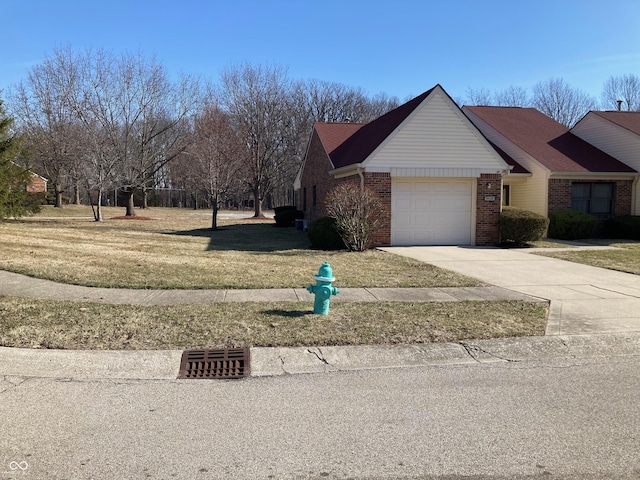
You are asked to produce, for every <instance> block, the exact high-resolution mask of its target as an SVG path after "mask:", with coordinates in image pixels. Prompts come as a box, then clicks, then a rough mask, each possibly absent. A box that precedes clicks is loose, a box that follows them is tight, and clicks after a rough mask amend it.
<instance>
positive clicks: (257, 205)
mask: <svg viewBox="0 0 640 480" xmlns="http://www.w3.org/2000/svg"><path fill="white" fill-rule="evenodd" d="M253 218H264V214H263V213H262V200H261V199H260V189H259V188H257V187H256V188H254V189H253Z"/></svg>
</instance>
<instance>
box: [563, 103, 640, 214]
mask: <svg viewBox="0 0 640 480" xmlns="http://www.w3.org/2000/svg"><path fill="white" fill-rule="evenodd" d="M571 133H573V134H574V135H576V136H578V137H580V138H581V139H583V140H585V141H587V142H589V143H590V144H591V145H595V146H596V147H598V148H599V149H600V150H602V151H604V152H607V153H608V154H609V155H611V156H613V157H615V158H617V159H618V160H620V161H622V162H624V163H625V164H627V165H629V166H630V167H631V168H633V169H635V170H636V171H638V172H640V112H621V111H613V112H595V111H592V112H589V113H587V114H586V115H585V116H584V117H583V118H582V119H581V120H580V121H579V122H578V123H577V124H576V125H575V126H574V127H573V128H572V129H571ZM632 197H633V201H632V205H631V213H632V214H633V215H640V182H638V177H636V178H635V181H634V184H633V191H632Z"/></svg>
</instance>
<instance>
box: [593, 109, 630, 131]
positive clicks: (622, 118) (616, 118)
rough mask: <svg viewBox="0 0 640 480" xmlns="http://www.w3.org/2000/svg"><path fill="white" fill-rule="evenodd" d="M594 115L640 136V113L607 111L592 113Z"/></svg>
mask: <svg viewBox="0 0 640 480" xmlns="http://www.w3.org/2000/svg"><path fill="white" fill-rule="evenodd" d="M590 113H593V114H594V115H598V116H599V117H602V118H604V119H606V120H608V121H610V122H611V123H614V124H616V125H618V126H620V127H622V128H624V129H626V130H629V131H630V132H631V133H635V134H636V135H640V112H621V111H607V112H598V111H592V112H590Z"/></svg>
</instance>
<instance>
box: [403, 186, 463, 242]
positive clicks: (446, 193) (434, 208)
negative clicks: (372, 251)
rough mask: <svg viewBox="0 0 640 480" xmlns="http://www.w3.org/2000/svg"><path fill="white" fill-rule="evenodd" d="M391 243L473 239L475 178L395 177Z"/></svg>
mask: <svg viewBox="0 0 640 480" xmlns="http://www.w3.org/2000/svg"><path fill="white" fill-rule="evenodd" d="M391 190H392V193H391V197H392V212H391V243H392V245H468V244H470V243H471V238H472V237H471V228H472V227H471V220H472V191H473V188H472V181H457V180H436V181H434V180H425V179H409V180H405V179H403V180H393V182H392V187H391Z"/></svg>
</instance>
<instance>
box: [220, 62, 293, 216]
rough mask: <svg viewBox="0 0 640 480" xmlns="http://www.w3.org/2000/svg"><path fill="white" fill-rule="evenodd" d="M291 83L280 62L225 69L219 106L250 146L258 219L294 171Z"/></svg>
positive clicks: (248, 177) (250, 181)
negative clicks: (265, 205) (266, 202)
mask: <svg viewBox="0 0 640 480" xmlns="http://www.w3.org/2000/svg"><path fill="white" fill-rule="evenodd" d="M291 89H292V85H291V81H290V80H289V78H288V77H287V73H286V70H285V69H284V68H283V67H280V66H270V67H261V66H259V67H252V66H250V65H247V64H245V65H240V66H237V67H230V68H228V69H227V70H225V71H224V72H223V73H222V82H221V105H222V107H223V108H224V110H225V111H226V112H227V113H229V115H230V118H231V121H232V123H233V126H234V128H235V129H236V131H237V132H238V135H239V136H240V138H241V139H242V142H243V144H244V145H246V152H247V155H246V158H245V161H244V168H243V170H244V176H245V182H246V184H247V187H248V188H249V190H250V192H251V193H252V195H253V199H254V217H262V216H264V215H263V212H262V202H263V200H264V199H265V198H266V197H267V195H269V194H270V193H272V192H273V191H274V190H275V189H276V188H278V187H284V186H285V185H286V186H288V183H289V181H290V179H291V178H292V177H293V175H295V167H294V166H293V165H292V163H293V162H290V161H289V160H290V159H291V157H292V149H293V147H294V145H295V143H294V142H295V140H294V138H295V135H292V128H293V127H294V125H293V119H292V115H291V108H290V101H291V95H290V92H291Z"/></svg>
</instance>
